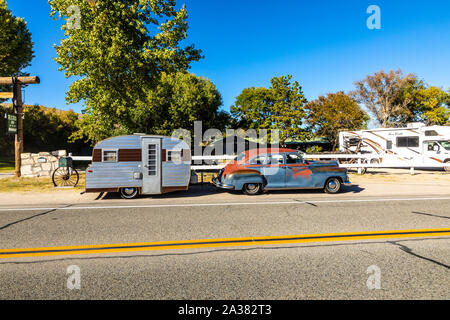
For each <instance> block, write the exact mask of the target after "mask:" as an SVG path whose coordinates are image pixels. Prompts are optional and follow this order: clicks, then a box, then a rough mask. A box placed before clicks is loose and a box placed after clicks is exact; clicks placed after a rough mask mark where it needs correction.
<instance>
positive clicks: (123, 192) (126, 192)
mask: <svg viewBox="0 0 450 320" xmlns="http://www.w3.org/2000/svg"><path fill="white" fill-rule="evenodd" d="M119 193H120V196H121V197H122V198H123V199H134V198H136V197H137V196H138V194H139V190H138V188H120V190H119Z"/></svg>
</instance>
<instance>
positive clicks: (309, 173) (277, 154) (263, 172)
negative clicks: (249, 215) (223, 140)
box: [213, 148, 350, 195]
mask: <svg viewBox="0 0 450 320" xmlns="http://www.w3.org/2000/svg"><path fill="white" fill-rule="evenodd" d="M213 183H214V185H215V186H217V187H219V188H223V189H228V190H239V191H243V192H244V193H245V194H248V195H256V194H258V193H261V192H262V191H268V190H279V189H323V190H325V192H327V193H338V192H339V191H340V190H341V188H342V185H343V184H350V181H349V178H348V175H347V169H345V168H340V167H339V164H338V162H337V161H308V160H305V159H304V158H303V156H302V154H301V153H300V152H298V151H297V150H294V149H287V148H272V149H271V148H268V149H253V150H248V151H246V152H243V153H241V154H240V155H239V156H238V157H237V158H236V159H235V160H233V161H231V162H230V163H228V164H227V165H226V166H225V168H223V169H222V170H221V171H220V172H219V174H218V176H217V177H216V178H214V179H213Z"/></svg>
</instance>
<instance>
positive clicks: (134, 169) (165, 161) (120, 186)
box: [86, 134, 191, 199]
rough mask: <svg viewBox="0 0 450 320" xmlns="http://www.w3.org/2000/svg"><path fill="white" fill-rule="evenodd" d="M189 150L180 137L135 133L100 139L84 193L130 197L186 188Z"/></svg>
mask: <svg viewBox="0 0 450 320" xmlns="http://www.w3.org/2000/svg"><path fill="white" fill-rule="evenodd" d="M190 175H191V151H190V147H189V146H188V144H187V143H186V142H184V141H182V140H178V139H174V138H170V137H163V136H150V135H143V134H135V135H131V136H120V137H113V138H109V139H106V140H104V141H101V142H99V143H98V144H97V145H96V146H95V147H94V151H93V154H92V164H91V165H90V166H89V167H88V168H87V170H86V192H119V193H120V195H121V196H122V198H125V199H132V198H135V197H137V196H138V195H139V194H149V195H155V194H163V193H168V192H173V191H179V190H187V189H188V186H189V180H190Z"/></svg>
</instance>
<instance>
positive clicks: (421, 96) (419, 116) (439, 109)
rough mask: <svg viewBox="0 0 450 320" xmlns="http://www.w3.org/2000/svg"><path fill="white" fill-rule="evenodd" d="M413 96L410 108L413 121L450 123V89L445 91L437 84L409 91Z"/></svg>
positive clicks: (434, 123) (428, 123)
mask: <svg viewBox="0 0 450 320" xmlns="http://www.w3.org/2000/svg"><path fill="white" fill-rule="evenodd" d="M409 96H410V97H411V100H412V102H411V107H410V110H411V112H412V113H413V115H414V118H413V121H421V122H425V123H426V124H427V125H446V124H450V109H449V107H450V90H449V91H448V92H446V91H444V90H443V89H442V88H438V87H435V86H430V87H427V86H425V85H422V86H421V87H420V88H418V89H415V90H412V91H411V92H410V93H409Z"/></svg>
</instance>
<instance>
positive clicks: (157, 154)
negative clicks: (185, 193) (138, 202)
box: [142, 137, 162, 194]
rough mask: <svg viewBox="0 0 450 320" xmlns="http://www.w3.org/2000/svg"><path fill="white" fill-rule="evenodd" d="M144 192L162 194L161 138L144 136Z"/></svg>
mask: <svg viewBox="0 0 450 320" xmlns="http://www.w3.org/2000/svg"><path fill="white" fill-rule="evenodd" d="M142 165H143V170H142V193H143V194H160V193H161V191H162V190H161V185H162V174H161V170H162V169H161V168H162V166H161V139H160V138H146V137H144V138H142Z"/></svg>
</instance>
